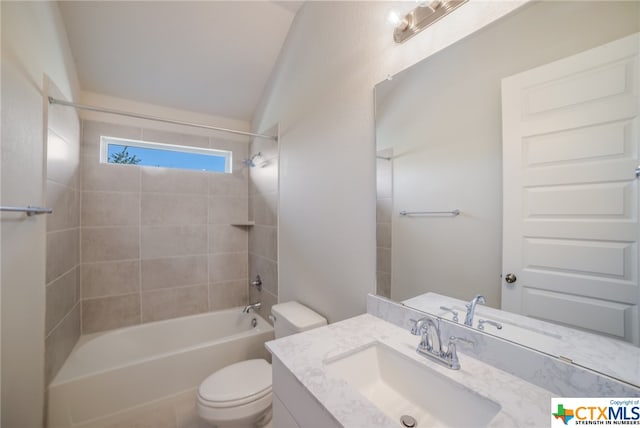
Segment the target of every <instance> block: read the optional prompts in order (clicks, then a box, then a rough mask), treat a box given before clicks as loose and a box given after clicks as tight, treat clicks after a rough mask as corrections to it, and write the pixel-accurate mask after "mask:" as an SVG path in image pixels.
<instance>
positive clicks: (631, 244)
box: [502, 33, 640, 344]
mask: <svg viewBox="0 0 640 428" xmlns="http://www.w3.org/2000/svg"><path fill="white" fill-rule="evenodd" d="M639 47H640V33H639V34H634V35H632V36H629V37H626V38H623V39H620V40H617V41H615V42H612V43H609V44H606V45H604V46H600V47H598V48H595V49H591V50H589V51H586V52H583V53H580V54H578V55H574V56H571V57H569V58H565V59H562V60H560V61H556V62H554V63H551V64H547V65H544V66H542V67H538V68H535V69H533V70H529V71H526V72H524V73H521V74H517V75H515V76H511V77H508V78H506V79H504V80H503V81H502V111H503V113H502V120H503V122H502V123H503V125H502V126H503V171H504V172H503V183H504V184H503V186H504V188H503V191H504V194H503V196H504V203H503V206H504V208H503V215H504V218H503V256H502V260H503V261H502V263H503V265H502V267H503V275H502V276H503V278H502V308H503V309H505V310H508V311H512V312H517V313H520V314H523V315H528V316H532V317H536V318H539V319H543V320H549V321H553V322H557V323H562V324H565V325H568V326H572V327H578V328H582V329H586V330H589V331H593V332H596V333H600V334H606V335H609V336H612V337H616V338H619V339H622V340H626V341H629V342H632V343H635V344H640V320H639V317H638V303H639V300H640V292H639V287H638V264H639V263H638V260H639V259H638V238H639V229H638V207H639V202H638V180H639V179H638V178H637V177H636V167H637V166H638V164H639V161H638V159H639V155H638V152H639V146H640V137H639V134H638V133H639V131H640V130H639V127H640V122H639V119H638V113H639V111H638V110H639V109H638V105H639V102H638V100H639V96H638V91H639V83H640V69H639V64H638V52H639ZM508 274H511V275H510V276H508ZM507 279H508V280H509V281H511V282H507ZM514 279H515V281H512V280H514Z"/></svg>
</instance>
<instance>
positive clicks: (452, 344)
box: [445, 336, 474, 370]
mask: <svg viewBox="0 0 640 428" xmlns="http://www.w3.org/2000/svg"><path fill="white" fill-rule="evenodd" d="M456 342H464V343H469V344H473V343H474V342H473V341H472V340H469V339H465V338H464V337H456V336H451V337H449V343H448V344H447V352H446V353H445V357H446V358H447V360H448V362H449V367H451V368H452V369H453V370H459V369H460V360H459V359H458V352H457V350H456Z"/></svg>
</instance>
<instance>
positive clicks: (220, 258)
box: [209, 253, 249, 282]
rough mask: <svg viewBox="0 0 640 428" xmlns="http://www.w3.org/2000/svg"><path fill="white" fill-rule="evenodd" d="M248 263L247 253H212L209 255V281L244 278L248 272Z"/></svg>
mask: <svg viewBox="0 0 640 428" xmlns="http://www.w3.org/2000/svg"><path fill="white" fill-rule="evenodd" d="M248 264H249V263H248V255H247V253H229V254H212V255H210V256H209V281H211V282H223V281H233V280H238V279H246V278H247V277H248V274H249V267H248Z"/></svg>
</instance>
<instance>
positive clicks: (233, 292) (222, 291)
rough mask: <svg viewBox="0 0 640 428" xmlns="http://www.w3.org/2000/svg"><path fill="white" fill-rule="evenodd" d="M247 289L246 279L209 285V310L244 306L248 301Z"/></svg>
mask: <svg viewBox="0 0 640 428" xmlns="http://www.w3.org/2000/svg"><path fill="white" fill-rule="evenodd" d="M248 297H249V289H248V285H247V281H246V280H238V281H224V282H218V283H214V284H212V285H210V286H209V310H212V311H217V310H220V309H227V308H233V307H235V306H244V305H246V304H247V303H248Z"/></svg>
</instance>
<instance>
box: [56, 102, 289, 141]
mask: <svg viewBox="0 0 640 428" xmlns="http://www.w3.org/2000/svg"><path fill="white" fill-rule="evenodd" d="M49 104H59V105H61V106H68V107H75V108H77V109H80V110H88V111H97V112H100V113H108V114H117V115H119V116H128V117H134V118H136V119H146V120H153V121H156V122H164V123H171V124H173V125H185V126H193V127H194V128H203V129H211V130H213V131H221V132H228V133H230V134H237V135H245V136H248V137H260V138H266V139H269V140H274V141H278V137H276V136H274V135H264V134H254V133H253V132H246V131H238V130H236V129H228V128H219V127H217V126H210V125H203V124H200V123H195V122H184V121H182V120H173V119H165V118H162V117H156V116H147V115H146V114H138V113H130V112H126V111H121V110H114V109H110V108H103V107H95V106H88V105H84V104H77V103H72V102H69V101H64V100H58V99H56V98H53V97H49Z"/></svg>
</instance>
